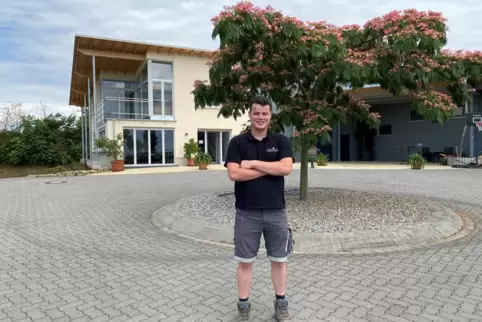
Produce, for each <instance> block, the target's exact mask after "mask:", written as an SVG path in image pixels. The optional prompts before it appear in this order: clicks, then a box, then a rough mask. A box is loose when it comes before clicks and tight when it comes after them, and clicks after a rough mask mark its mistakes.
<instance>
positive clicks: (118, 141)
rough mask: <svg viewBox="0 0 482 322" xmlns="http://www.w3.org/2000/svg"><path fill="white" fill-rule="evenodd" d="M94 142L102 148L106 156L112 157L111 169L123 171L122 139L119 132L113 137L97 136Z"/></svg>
mask: <svg viewBox="0 0 482 322" xmlns="http://www.w3.org/2000/svg"><path fill="white" fill-rule="evenodd" d="M95 144H96V145H97V147H98V148H101V149H103V150H104V151H105V153H106V155H107V156H108V157H111V158H113V159H114V160H112V161H111V165H112V171H124V154H123V153H122V147H123V145H124V140H123V138H122V134H121V133H119V134H117V136H116V137H115V139H108V138H106V137H102V138H99V139H97V140H96V141H95Z"/></svg>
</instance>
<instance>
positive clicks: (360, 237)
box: [150, 200, 475, 255]
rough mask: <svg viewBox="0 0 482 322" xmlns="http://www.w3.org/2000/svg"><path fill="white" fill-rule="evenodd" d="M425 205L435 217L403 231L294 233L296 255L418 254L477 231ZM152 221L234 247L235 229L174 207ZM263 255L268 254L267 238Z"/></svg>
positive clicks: (465, 219) (462, 218)
mask: <svg viewBox="0 0 482 322" xmlns="http://www.w3.org/2000/svg"><path fill="white" fill-rule="evenodd" d="M424 201H425V202H427V203H428V204H430V206H432V207H433V208H434V209H435V210H436V211H435V213H434V214H433V215H432V216H430V217H429V218H427V219H426V220H423V221H420V222H418V223H414V224H409V225H405V226H402V227H396V228H388V229H384V230H366V231H350V232H340V233H297V232H293V238H294V240H295V246H294V253H295V254H352V255H355V254H377V253H387V252H396V251H407V250H415V249H419V248H425V247H431V246H435V245H440V244H444V243H448V242H451V241H455V240H458V239H461V238H463V237H466V236H468V235H469V234H470V233H471V232H472V231H473V230H474V228H475V225H474V222H473V221H472V219H471V218H470V217H469V216H468V215H466V214H463V213H456V212H454V211H452V210H451V209H449V208H447V207H445V206H442V205H440V204H437V203H434V202H431V201H426V200H424ZM178 202H179V201H178ZM176 203H177V202H176ZM150 219H151V222H152V224H153V225H154V226H155V227H157V228H161V229H163V230H166V231H169V232H174V233H176V234H178V235H180V236H183V237H187V238H191V239H195V240H198V241H200V242H208V243H214V244H220V245H225V246H229V247H234V245H233V237H234V235H233V227H231V226H220V225H213V224H207V223H204V222H201V221H197V220H193V219H191V218H188V217H187V216H184V215H183V214H182V213H180V212H178V211H176V210H175V209H174V204H171V205H168V206H165V207H163V208H161V209H158V210H156V211H154V212H153V213H152V214H151V218H150ZM260 251H263V252H264V251H265V249H264V240H263V237H261V246H260Z"/></svg>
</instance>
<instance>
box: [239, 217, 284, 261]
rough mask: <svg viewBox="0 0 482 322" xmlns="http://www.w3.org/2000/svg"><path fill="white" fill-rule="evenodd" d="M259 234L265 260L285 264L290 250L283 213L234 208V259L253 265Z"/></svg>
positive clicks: (258, 243)
mask: <svg viewBox="0 0 482 322" xmlns="http://www.w3.org/2000/svg"><path fill="white" fill-rule="evenodd" d="M262 235H263V237H264V241H265V247H266V252H267V255H268V258H269V260H270V261H272V262H286V261H287V260H288V256H289V255H290V254H291V252H292V249H293V236H292V232H291V229H290V228H289V225H288V218H287V216H286V211H285V210H284V209H279V210H242V209H236V218H235V221H234V259H235V260H237V261H239V262H243V263H252V262H254V260H255V259H256V256H257V255H258V251H259V246H260V244H261V236H262Z"/></svg>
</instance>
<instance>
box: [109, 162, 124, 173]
mask: <svg viewBox="0 0 482 322" xmlns="http://www.w3.org/2000/svg"><path fill="white" fill-rule="evenodd" d="M110 164H111V165H112V171H113V172H117V171H124V160H112V161H111V162H110Z"/></svg>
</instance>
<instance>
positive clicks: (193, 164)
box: [187, 159, 196, 167]
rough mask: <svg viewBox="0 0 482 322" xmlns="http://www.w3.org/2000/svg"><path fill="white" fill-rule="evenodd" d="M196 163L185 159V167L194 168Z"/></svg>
mask: <svg viewBox="0 0 482 322" xmlns="http://www.w3.org/2000/svg"><path fill="white" fill-rule="evenodd" d="M195 165H196V163H195V162H194V159H187V166H188V167H192V166H195Z"/></svg>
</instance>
